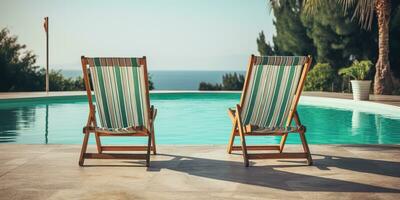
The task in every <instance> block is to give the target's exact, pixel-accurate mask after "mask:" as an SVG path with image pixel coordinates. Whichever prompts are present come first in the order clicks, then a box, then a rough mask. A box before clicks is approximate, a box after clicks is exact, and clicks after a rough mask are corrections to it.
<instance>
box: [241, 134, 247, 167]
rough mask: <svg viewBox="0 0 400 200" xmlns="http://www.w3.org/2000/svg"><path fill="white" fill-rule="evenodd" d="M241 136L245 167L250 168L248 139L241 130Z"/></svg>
mask: <svg viewBox="0 0 400 200" xmlns="http://www.w3.org/2000/svg"><path fill="white" fill-rule="evenodd" d="M239 135H240V141H241V143H242V151H243V160H244V166H246V167H248V166H249V158H248V156H247V146H246V138H245V136H244V134H243V132H242V131H240V130H239Z"/></svg>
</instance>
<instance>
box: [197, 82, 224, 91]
mask: <svg viewBox="0 0 400 200" xmlns="http://www.w3.org/2000/svg"><path fill="white" fill-rule="evenodd" d="M199 90H222V85H221V84H218V83H217V84H212V83H206V82H200V85H199Z"/></svg>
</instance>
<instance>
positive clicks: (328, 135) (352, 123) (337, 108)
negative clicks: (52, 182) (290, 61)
mask: <svg viewBox="0 0 400 200" xmlns="http://www.w3.org/2000/svg"><path fill="white" fill-rule="evenodd" d="M150 98H151V104H153V105H155V106H156V108H157V109H158V115H157V119H156V122H155V131H156V133H155V134H156V142H157V144H227V142H228V138H229V135H230V131H231V121H230V119H229V118H228V115H227V108H229V107H233V106H235V104H237V103H238V102H239V99H240V94H239V93H153V94H151V97H150ZM298 112H299V114H300V118H301V121H302V123H303V124H304V125H305V126H306V127H307V133H306V136H307V139H308V142H309V143H311V144H399V143H400V108H398V107H394V106H386V105H382V104H376V103H370V102H354V101H352V100H343V99H332V98H319V97H304V96H303V97H301V99H300V105H299V107H298ZM87 115H88V103H87V99H86V96H73V97H52V98H41V99H21V100H2V101H0V143H20V144H80V143H81V142H82V139H83V134H82V127H83V126H84V124H85V123H86V120H87ZM103 141H104V143H105V144H106V143H110V144H111V143H112V144H123V143H126V144H138V143H144V142H145V140H144V138H126V137H122V138H109V137H107V138H104V139H103ZM90 142H91V143H94V140H93V138H91V141H90ZM237 142H238V141H237ZM266 142H271V143H278V142H279V137H249V139H248V143H253V144H257V143H266ZM299 142H300V140H299V138H298V135H297V134H292V135H291V136H289V138H288V143H299Z"/></svg>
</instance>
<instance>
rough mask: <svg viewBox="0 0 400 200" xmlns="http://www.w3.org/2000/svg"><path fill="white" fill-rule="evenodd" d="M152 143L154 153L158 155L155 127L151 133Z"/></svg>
mask: <svg viewBox="0 0 400 200" xmlns="http://www.w3.org/2000/svg"><path fill="white" fill-rule="evenodd" d="M151 144H152V148H153V154H154V155H156V154H157V150H156V137H155V135H154V128H153V131H152V133H151Z"/></svg>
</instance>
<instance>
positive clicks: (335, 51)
mask: <svg viewBox="0 0 400 200" xmlns="http://www.w3.org/2000/svg"><path fill="white" fill-rule="evenodd" d="M314 13H315V14H313V15H307V14H306V13H305V12H302V14H301V16H300V17H301V21H302V23H303V25H304V26H305V27H306V29H307V36H308V37H309V38H310V39H311V40H312V41H313V45H314V47H315V49H316V52H315V53H316V54H315V55H314V57H315V59H316V60H317V62H321V63H322V62H324V63H325V62H327V63H329V64H330V65H331V66H332V67H333V68H334V69H339V68H340V67H342V66H345V65H349V64H350V63H351V60H353V59H367V58H375V57H376V49H377V42H376V41H375V38H376V36H375V34H372V32H368V31H366V30H363V29H360V27H359V25H358V24H357V22H355V21H353V20H352V15H351V14H348V13H346V14H343V10H342V8H341V6H340V5H338V4H337V0H326V1H324V4H321V5H320V6H319V9H318V10H316V11H315V12H314Z"/></svg>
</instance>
